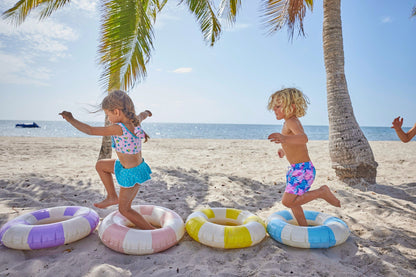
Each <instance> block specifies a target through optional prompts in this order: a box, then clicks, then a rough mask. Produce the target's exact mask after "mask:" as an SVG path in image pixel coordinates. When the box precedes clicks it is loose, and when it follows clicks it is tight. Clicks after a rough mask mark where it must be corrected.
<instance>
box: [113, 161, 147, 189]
mask: <svg viewBox="0 0 416 277" xmlns="http://www.w3.org/2000/svg"><path fill="white" fill-rule="evenodd" d="M150 174H152V170H151V169H150V167H149V166H148V165H147V163H145V161H144V160H143V162H142V163H141V164H139V165H138V166H136V167H132V168H124V167H123V165H122V164H121V163H120V161H119V160H116V162H115V163H114V175H116V180H117V182H118V184H119V185H120V186H121V187H123V188H132V187H134V186H135V185H136V184H142V183H144V182H146V181H147V180H150V179H151V177H150Z"/></svg>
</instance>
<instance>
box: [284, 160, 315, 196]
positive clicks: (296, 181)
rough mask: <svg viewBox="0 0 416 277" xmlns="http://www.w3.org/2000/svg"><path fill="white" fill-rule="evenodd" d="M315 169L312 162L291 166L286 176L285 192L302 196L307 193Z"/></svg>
mask: <svg viewBox="0 0 416 277" xmlns="http://www.w3.org/2000/svg"><path fill="white" fill-rule="evenodd" d="M315 174H316V171H315V167H314V166H313V164H312V162H305V163H298V164H292V165H290V167H289V170H288V171H287V174H286V189H285V192H287V193H291V194H296V195H303V194H304V193H305V192H307V191H309V189H310V188H311V186H312V183H313V181H314V180H315Z"/></svg>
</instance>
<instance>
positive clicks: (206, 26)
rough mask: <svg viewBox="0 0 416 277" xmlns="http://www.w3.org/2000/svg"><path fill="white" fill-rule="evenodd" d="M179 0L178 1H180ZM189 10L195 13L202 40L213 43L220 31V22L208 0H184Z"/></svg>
mask: <svg viewBox="0 0 416 277" xmlns="http://www.w3.org/2000/svg"><path fill="white" fill-rule="evenodd" d="M182 2H183V1H181V2H180V3H182ZM185 2H186V4H187V5H188V7H189V10H190V11H191V12H192V13H194V14H195V16H196V18H197V21H198V23H199V24H200V28H201V31H202V34H203V36H204V40H205V41H207V42H209V43H210V45H211V46H213V45H214V43H215V41H216V40H217V39H218V37H219V35H220V33H221V24H220V22H219V20H218V18H217V17H216V15H215V12H214V10H213V7H212V6H211V2H210V1H209V0H186V1H185Z"/></svg>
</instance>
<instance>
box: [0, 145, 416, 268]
mask: <svg viewBox="0 0 416 277" xmlns="http://www.w3.org/2000/svg"><path fill="white" fill-rule="evenodd" d="M100 143H101V139H100V138H11V137H2V139H1V140H0V152H1V156H0V161H1V166H0V226H2V225H3V224H5V223H6V222H7V221H9V220H11V219H13V218H15V217H17V216H19V215H22V214H25V213H28V212H31V211H36V210H39V209H42V208H49V207H54V206H62V205H81V206H86V207H91V208H93V209H94V210H95V211H97V213H98V214H99V216H100V218H101V219H103V218H104V217H105V216H107V215H108V214H109V213H111V212H112V211H114V210H116V209H117V207H116V206H113V207H109V208H107V209H97V208H95V207H93V203H95V202H98V201H100V200H102V199H103V197H104V192H105V191H104V187H103V186H102V184H101V182H100V180H99V178H98V175H97V174H96V171H95V161H96V158H97V156H98V151H99V148H100ZM370 144H371V147H372V149H373V152H374V155H375V159H376V161H377V162H378V163H379V167H378V176H377V184H376V185H371V186H368V187H364V186H356V187H350V186H346V185H345V184H343V183H341V182H339V181H337V179H336V177H335V173H334V171H333V170H332V169H331V164H330V158H329V152H328V144H327V142H326V141H311V142H309V143H308V147H309V151H310V156H311V158H312V161H313V162H314V164H315V167H316V169H317V178H316V180H315V182H314V185H313V186H312V188H318V187H319V186H320V185H328V186H329V187H330V188H331V189H332V190H333V191H334V192H335V194H336V196H337V197H338V198H339V199H340V200H341V204H342V208H336V207H333V206H330V205H329V204H327V203H326V202H325V201H323V200H316V201H313V202H311V203H309V204H307V205H305V206H304V208H305V209H308V210H315V211H320V212H325V213H328V214H331V215H334V216H337V217H339V218H341V219H343V220H344V221H345V222H346V223H347V224H348V226H349V228H350V231H351V235H350V237H349V238H348V240H347V241H346V242H345V243H343V244H342V245H339V246H336V247H333V248H329V249H297V248H292V247H289V246H286V245H283V244H280V243H278V242H276V241H275V240H273V239H272V238H270V237H268V236H266V238H265V239H264V240H263V241H262V242H261V243H259V244H257V245H255V246H252V247H249V248H243V249H232V250H223V249H216V248H211V247H208V246H205V245H202V244H200V243H198V242H196V241H194V240H193V239H192V238H191V237H190V236H189V235H188V234H186V233H185V235H184V237H183V239H182V240H181V241H180V242H179V243H178V244H177V245H175V246H173V247H172V248H170V249H168V250H166V251H164V252H161V253H156V254H152V255H143V256H134V255H124V254H121V253H118V252H115V251H113V250H111V249H109V248H107V247H106V246H105V245H104V244H103V243H102V242H101V241H100V238H99V237H98V233H97V231H95V232H94V233H92V234H91V235H90V236H88V237H86V238H84V239H81V240H79V241H77V242H74V243H71V244H68V245H63V246H59V247H53V248H49V249H41V250H30V251H22V250H13V249H9V248H6V247H5V246H0V276H416V176H415V174H416V142H410V143H407V144H404V143H402V142H391V141H389V142H370ZM277 148H278V146H277V145H275V144H272V143H270V142H268V141H266V140H186V139H185V140H183V139H181V140H179V139H153V140H150V141H149V142H148V143H146V144H144V147H143V156H144V158H145V160H146V162H147V163H148V164H149V165H150V166H151V168H152V170H153V174H152V180H151V181H149V182H147V183H145V184H143V185H142V186H141V188H140V192H139V193H138V195H137V197H136V198H135V200H134V202H133V204H153V205H159V206H163V207H166V208H169V209H172V210H174V211H175V212H176V213H178V214H179V215H180V216H181V217H182V218H183V220H184V221H185V220H186V218H187V216H188V215H189V214H191V213H192V212H193V211H195V210H197V209H200V208H204V207H232V208H237V209H242V210H248V211H250V212H252V213H254V214H256V215H258V216H260V217H261V218H262V219H264V220H265V219H267V217H268V216H269V215H271V214H272V213H273V212H276V211H279V210H284V209H286V208H285V207H284V206H283V205H282V204H281V197H282V192H283V191H284V187H285V173H286V171H287V166H288V163H287V161H286V160H285V159H279V158H278V157H277V154H276V152H277Z"/></svg>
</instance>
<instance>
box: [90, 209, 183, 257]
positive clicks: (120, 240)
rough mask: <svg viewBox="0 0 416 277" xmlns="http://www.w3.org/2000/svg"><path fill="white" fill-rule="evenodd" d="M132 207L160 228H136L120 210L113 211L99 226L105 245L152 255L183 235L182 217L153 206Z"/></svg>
mask: <svg viewBox="0 0 416 277" xmlns="http://www.w3.org/2000/svg"><path fill="white" fill-rule="evenodd" d="M132 208H133V209H134V210H135V211H137V212H138V213H140V214H141V215H142V216H143V217H144V218H145V219H146V220H147V221H149V222H150V223H151V224H152V225H156V226H161V228H159V229H155V230H140V229H135V228H133V227H134V224H133V223H131V222H130V220H128V219H127V218H125V217H124V216H123V215H121V214H120V212H119V211H114V212H112V213H111V214H109V215H108V216H106V217H105V218H104V220H103V222H102V223H101V225H100V227H98V235H99V236H100V239H101V241H102V242H103V243H104V244H105V245H106V246H107V247H109V248H111V249H113V250H115V251H117V252H121V253H124V254H132V255H143V254H152V253H156V252H160V251H163V250H166V249H168V248H170V247H172V246H173V245H175V244H176V243H177V242H178V241H179V240H180V239H181V238H182V237H183V235H184V234H185V224H184V223H183V220H182V218H181V217H180V216H179V215H178V214H177V213H175V212H174V211H172V210H170V209H167V208H164V207H159V206H153V205H136V206H132Z"/></svg>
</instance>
